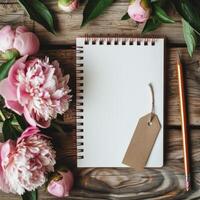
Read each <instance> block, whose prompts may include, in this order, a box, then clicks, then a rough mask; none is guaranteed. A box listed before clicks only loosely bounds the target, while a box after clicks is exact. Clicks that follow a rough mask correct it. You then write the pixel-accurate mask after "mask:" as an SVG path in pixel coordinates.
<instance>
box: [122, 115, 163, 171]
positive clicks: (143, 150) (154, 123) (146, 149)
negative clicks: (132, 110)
mask: <svg viewBox="0 0 200 200" xmlns="http://www.w3.org/2000/svg"><path fill="white" fill-rule="evenodd" d="M150 118H151V113H149V114H148V115H145V116H143V117H142V118H140V120H139V121H138V124H137V127H136V129H135V132H134V135H133V137H132V139H131V142H130V144H129V147H128V149H127V152H126V154H125V157H124V159H123V162H122V163H123V164H126V165H128V166H130V167H133V168H134V169H136V170H142V169H144V167H145V165H146V163H147V161H148V158H149V156H150V154H151V151H152V148H153V146H154V143H155V141H156V138H157V136H158V134H159V132H160V129H161V125H160V122H159V119H158V116H157V115H156V114H154V113H152V118H151V122H149V121H150Z"/></svg>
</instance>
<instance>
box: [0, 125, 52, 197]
mask: <svg viewBox="0 0 200 200" xmlns="http://www.w3.org/2000/svg"><path fill="white" fill-rule="evenodd" d="M54 165H55V151H54V150H53V148H52V144H51V142H50V140H49V138H48V137H47V136H45V135H43V134H41V133H40V131H39V129H38V128H36V127H29V128H27V129H26V130H25V131H24V132H23V133H22V135H21V137H19V138H18V140H17V141H13V140H8V141H6V142H5V143H1V144H0V176H1V179H0V189H1V190H3V191H4V192H7V193H8V192H11V193H14V194H19V195H22V194H23V193H24V192H25V190H27V191H32V190H35V189H36V188H38V187H39V186H42V185H43V184H44V183H45V181H46V175H47V173H48V172H53V171H54Z"/></svg>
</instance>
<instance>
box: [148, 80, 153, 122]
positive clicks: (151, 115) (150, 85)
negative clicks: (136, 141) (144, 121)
mask: <svg viewBox="0 0 200 200" xmlns="http://www.w3.org/2000/svg"><path fill="white" fill-rule="evenodd" d="M149 88H150V91H151V112H150V119H149V121H148V125H149V126H151V125H152V120H153V117H154V113H155V98H154V90H153V85H152V84H151V83H149Z"/></svg>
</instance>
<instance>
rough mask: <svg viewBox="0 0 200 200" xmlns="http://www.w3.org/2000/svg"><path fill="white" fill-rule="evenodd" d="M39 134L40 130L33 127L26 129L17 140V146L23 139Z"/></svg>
mask: <svg viewBox="0 0 200 200" xmlns="http://www.w3.org/2000/svg"><path fill="white" fill-rule="evenodd" d="M39 132H40V130H39V129H38V128H37V127H35V126H30V127H28V128H27V129H26V130H25V131H24V132H23V133H22V135H21V136H20V137H19V138H18V140H17V144H18V143H20V142H21V141H22V140H23V139H25V138H27V137H30V136H32V135H35V134H38V133H39Z"/></svg>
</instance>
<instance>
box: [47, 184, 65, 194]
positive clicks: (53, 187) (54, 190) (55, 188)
mask: <svg viewBox="0 0 200 200" xmlns="http://www.w3.org/2000/svg"><path fill="white" fill-rule="evenodd" d="M47 190H48V192H49V193H50V194H52V195H54V196H56V197H64V196H65V191H64V187H63V185H62V184H60V183H59V181H58V182H55V181H51V182H50V184H49V185H48V187H47Z"/></svg>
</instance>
